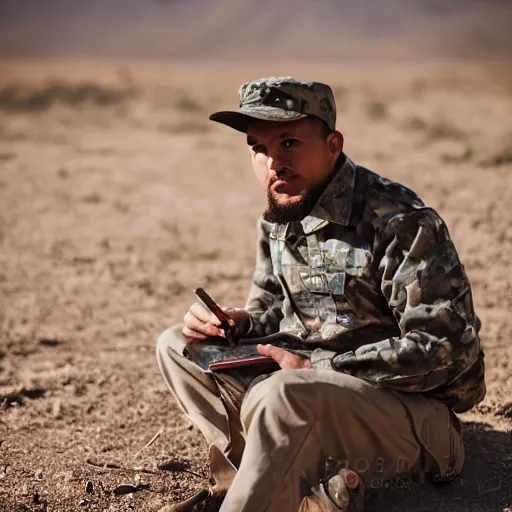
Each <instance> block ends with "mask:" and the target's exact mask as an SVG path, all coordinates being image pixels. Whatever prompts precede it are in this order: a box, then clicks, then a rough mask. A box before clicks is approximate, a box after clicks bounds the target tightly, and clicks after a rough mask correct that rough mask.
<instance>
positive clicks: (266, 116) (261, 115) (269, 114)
mask: <svg viewBox="0 0 512 512" xmlns="http://www.w3.org/2000/svg"><path fill="white" fill-rule="evenodd" d="M304 117H307V115H305V114H301V113H300V112H291V111H286V110H283V109H280V108H274V107H263V108H252V109H251V111H250V112H247V110H245V111H238V112H230V111H224V112H215V113H214V114H212V115H211V116H210V120H211V121H215V122H217V123H222V124H225V125H226V126H229V127H230V128H233V129H235V130H238V131H239V132H242V133H247V128H248V127H249V122H250V121H251V119H260V120H262V121H276V122H289V121H296V120H297V119H302V118H304Z"/></svg>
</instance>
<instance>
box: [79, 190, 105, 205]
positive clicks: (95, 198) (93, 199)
mask: <svg viewBox="0 0 512 512" xmlns="http://www.w3.org/2000/svg"><path fill="white" fill-rule="evenodd" d="M82 201H83V202H84V203H89V204H98V203H101V201H102V198H101V196H100V195H99V194H98V193H97V192H92V193H91V194H87V195H85V196H83V197H82Z"/></svg>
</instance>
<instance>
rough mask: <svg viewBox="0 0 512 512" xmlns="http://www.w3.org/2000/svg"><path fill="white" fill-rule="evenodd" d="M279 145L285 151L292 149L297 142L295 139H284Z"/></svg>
mask: <svg viewBox="0 0 512 512" xmlns="http://www.w3.org/2000/svg"><path fill="white" fill-rule="evenodd" d="M281 145H282V146H283V148H285V149H292V148H295V147H297V146H298V145H299V141H298V140H297V139H285V140H283V142H281Z"/></svg>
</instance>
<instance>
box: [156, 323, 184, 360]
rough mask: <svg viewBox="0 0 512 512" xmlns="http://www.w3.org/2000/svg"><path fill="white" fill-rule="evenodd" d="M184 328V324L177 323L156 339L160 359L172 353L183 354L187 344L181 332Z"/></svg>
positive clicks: (157, 353)
mask: <svg viewBox="0 0 512 512" xmlns="http://www.w3.org/2000/svg"><path fill="white" fill-rule="evenodd" d="M182 328H183V325H182V324H177V325H174V326H172V327H169V328H168V329H166V330H165V331H164V332H163V333H162V334H160V336H159V337H158V339H157V341H156V357H157V359H158V360H160V359H162V358H165V357H169V355H170V354H172V353H176V354H179V355H181V354H182V351H183V347H184V346H185V339H184V337H183V334H182V332H181V330H182ZM169 349H170V350H169Z"/></svg>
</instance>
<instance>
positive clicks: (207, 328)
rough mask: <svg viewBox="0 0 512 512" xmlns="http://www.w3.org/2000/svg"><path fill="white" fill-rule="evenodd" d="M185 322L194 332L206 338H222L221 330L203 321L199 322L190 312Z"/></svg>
mask: <svg viewBox="0 0 512 512" xmlns="http://www.w3.org/2000/svg"><path fill="white" fill-rule="evenodd" d="M183 320H184V322H185V325H186V326H187V327H188V328H189V329H190V330H192V331H196V332H198V333H201V334H204V335H206V336H222V331H221V329H219V328H218V327H217V326H215V325H213V324H211V323H210V322H207V323H205V322H202V321H201V320H198V318H197V317H195V316H194V315H193V314H192V313H191V312H190V311H188V312H187V314H186V315H185V318H184V319H183Z"/></svg>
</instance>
